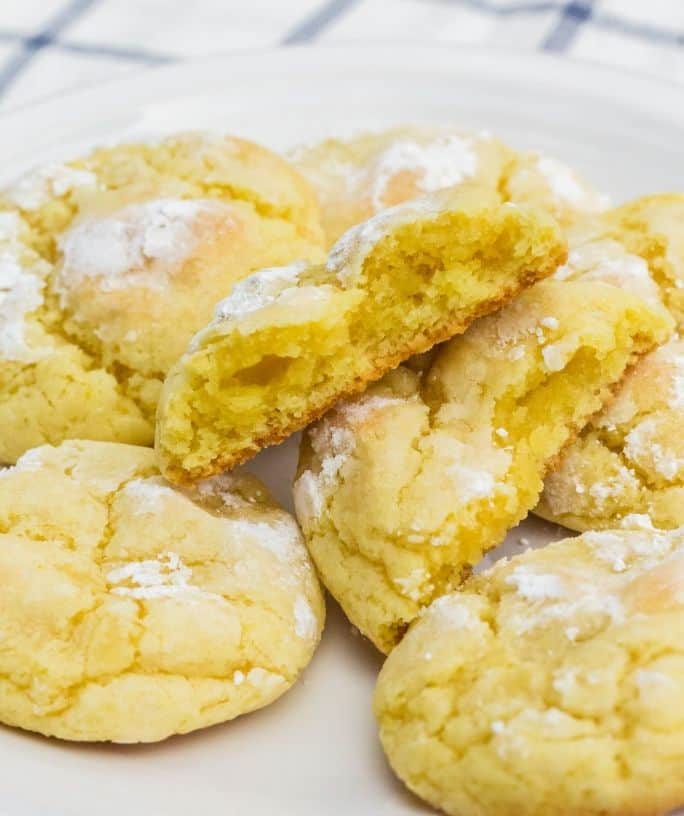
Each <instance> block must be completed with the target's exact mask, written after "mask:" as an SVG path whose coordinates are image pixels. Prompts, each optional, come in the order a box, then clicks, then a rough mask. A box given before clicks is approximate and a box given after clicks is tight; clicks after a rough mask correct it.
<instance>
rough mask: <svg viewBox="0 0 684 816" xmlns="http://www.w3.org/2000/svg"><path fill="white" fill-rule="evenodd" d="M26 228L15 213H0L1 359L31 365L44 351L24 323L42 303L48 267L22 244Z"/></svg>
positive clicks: (42, 355)
mask: <svg viewBox="0 0 684 816" xmlns="http://www.w3.org/2000/svg"><path fill="white" fill-rule="evenodd" d="M25 228H26V225H25V224H24V222H23V221H22V219H21V218H20V217H19V215H18V214H17V213H15V212H10V211H7V212H0V359H2V358H4V359H5V360H12V361H16V362H22V363H32V362H36V361H37V360H39V359H41V357H44V356H45V354H46V353H47V350H46V349H42V348H34V347H32V346H31V344H30V342H29V340H28V337H27V329H28V326H27V319H28V318H29V316H30V315H31V313H32V312H35V311H36V310H37V309H39V308H40V306H42V304H43V302H44V294H43V292H44V289H45V279H46V276H47V274H48V271H49V267H48V264H47V263H46V262H44V261H42V260H41V259H40V258H39V257H38V256H37V255H36V254H35V252H33V251H32V250H31V249H29V248H28V246H26V245H25V243H24V241H23V240H22V232H23V230H24V229H25Z"/></svg>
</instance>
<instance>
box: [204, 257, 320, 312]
mask: <svg viewBox="0 0 684 816" xmlns="http://www.w3.org/2000/svg"><path fill="white" fill-rule="evenodd" d="M309 266H310V264H309V263H308V262H306V261H296V262H295V263H292V264H288V265H287V266H276V267H270V268H268V269H261V270H260V271H259V272H255V273H254V274H253V275H250V276H249V277H248V278H245V280H242V281H240V282H239V283H237V284H236V285H235V286H234V287H233V290H232V292H231V293H230V295H229V296H228V297H227V298H225V299H224V300H222V301H221V302H220V303H219V304H218V306H217V307H216V312H215V318H216V321H217V322H220V321H224V320H240V319H242V318H244V317H247V315H250V314H253V313H254V312H257V311H259V310H260V309H264V308H266V307H267V306H271V305H272V304H274V303H277V302H278V301H281V300H287V299H288V298H291V297H292V296H293V295H295V294H296V293H300V292H301V291H302V290H303V288H305V287H300V286H299V277H300V275H301V274H302V272H304V270H306V269H308V268H309ZM306 288H307V290H313V289H315V288H316V287H306Z"/></svg>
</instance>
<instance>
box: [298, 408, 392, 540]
mask: <svg viewBox="0 0 684 816" xmlns="http://www.w3.org/2000/svg"><path fill="white" fill-rule="evenodd" d="M405 402H406V400H405V399H403V398H399V397H384V396H379V395H378V396H364V397H361V398H360V399H357V400H354V401H352V402H346V403H344V402H343V403H341V404H339V405H338V406H337V407H336V409H335V411H334V412H332V413H331V414H329V415H328V416H327V417H325V419H323V420H322V421H321V422H319V423H318V425H315V426H314V427H312V428H311V430H310V432H309V433H310V438H311V446H312V448H313V451H314V453H316V454H317V455H318V456H319V457H320V460H321V461H320V465H319V468H318V471H317V472H316V473H314V472H313V471H311V470H305V471H304V472H303V473H302V474H301V475H300V476H299V477H298V479H297V480H296V481H295V483H294V485H293V493H294V502H295V509H296V512H297V518H298V519H299V521H300V522H302V523H303V524H305V523H307V522H309V521H310V520H312V519H316V518H318V517H319V516H320V515H321V513H322V512H323V508H324V505H325V496H326V495H328V493H329V492H330V491H331V490H332V489H333V487H334V485H335V482H336V479H337V474H338V473H339V471H340V470H341V468H342V467H343V465H344V463H345V462H346V461H347V459H348V458H349V457H350V456H351V454H352V453H353V451H354V447H355V445H356V439H355V434H354V430H353V428H354V425H356V424H357V423H359V422H363V421H364V420H365V419H367V418H368V417H369V416H371V415H372V414H373V413H375V412H376V411H379V410H382V409H384V408H386V407H388V406H392V405H400V404H403V403H405Z"/></svg>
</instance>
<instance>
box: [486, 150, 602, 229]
mask: <svg viewBox="0 0 684 816" xmlns="http://www.w3.org/2000/svg"><path fill="white" fill-rule="evenodd" d="M499 190H500V191H501V193H502V195H504V196H505V197H506V198H508V199H509V200H510V201H517V202H519V203H527V204H534V205H535V206H536V207H540V208H541V209H543V210H546V212H549V213H551V215H553V216H554V218H556V219H557V220H558V221H559V222H560V223H561V224H563V225H566V226H567V225H571V224H572V223H573V222H575V221H576V220H577V219H582V218H584V217H586V216H589V215H595V214H597V213H601V212H603V211H604V210H605V209H606V208H607V207H608V205H609V199H608V197H607V196H606V195H604V194H603V193H600V192H598V191H597V190H595V189H594V188H593V187H592V186H591V185H590V184H589V183H588V182H587V181H585V180H584V179H583V178H581V176H579V175H578V174H577V173H575V171H574V170H572V169H571V168H570V167H568V165H566V164H564V163H563V162H561V161H558V159H555V158H553V157H551V156H546V155H544V154H543V153H538V152H536V151H530V152H524V153H518V154H516V155H515V157H514V159H513V161H512V162H511V163H510V164H509V165H508V166H507V167H506V171H505V173H504V177H503V179H501V181H500V182H499Z"/></svg>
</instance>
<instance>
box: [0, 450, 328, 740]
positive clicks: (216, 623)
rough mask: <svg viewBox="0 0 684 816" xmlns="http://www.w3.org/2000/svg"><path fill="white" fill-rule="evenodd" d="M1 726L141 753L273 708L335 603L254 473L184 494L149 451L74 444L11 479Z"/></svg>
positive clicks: (40, 454)
mask: <svg viewBox="0 0 684 816" xmlns="http://www.w3.org/2000/svg"><path fill="white" fill-rule="evenodd" d="M0 528H1V529H2V534H1V535H0V576H2V580H1V581H0V611H1V614H0V721H2V722H4V723H6V724H9V725H16V726H19V727H22V728H27V729H29V730H34V731H39V732H41V733H43V734H48V735H54V736H58V737H62V738H65V739H77V740H113V741H117V742H138V741H153V740H158V739H163V738H165V737H167V736H169V735H171V734H173V733H184V732H187V731H191V730H193V729H196V728H201V727H204V726H206V725H211V724H213V723H217V722H222V721H225V720H228V719H232V718H233V717H236V716H238V715H239V714H242V713H244V712H246V711H250V710H252V709H254V708H258V707H260V706H262V705H265V704H267V703H269V702H270V701H271V700H273V699H275V698H276V697H278V696H279V695H280V694H282V693H283V692H284V691H285V690H286V689H287V688H288V687H289V686H290V685H291V684H292V683H293V682H294V681H295V680H296V678H297V676H298V674H299V672H300V671H301V669H302V668H303V667H304V666H305V665H306V664H307V663H308V661H309V659H310V658H311V656H312V653H313V651H314V649H315V647H316V644H317V642H318V639H319V637H320V632H321V628H322V623H323V617H324V608H323V599H322V596H321V592H320V589H319V586H318V583H317V580H316V577H315V574H314V572H313V569H312V567H311V564H310V562H309V559H308V556H307V553H306V550H305V548H304V546H303V543H302V539H301V535H300V533H299V530H298V528H297V525H296V523H295V522H294V520H293V519H292V518H291V517H290V516H289V515H288V514H287V513H285V512H284V511H283V510H281V509H280V508H278V507H277V506H276V505H275V504H274V503H273V501H272V500H271V499H270V498H269V496H268V494H267V493H266V491H265V490H264V488H263V487H262V486H261V485H260V484H259V483H258V482H257V481H256V480H255V479H254V478H253V477H249V476H246V475H245V476H240V475H231V476H228V475H226V476H220V477H216V478H214V479H212V480H207V481H204V482H200V483H198V484H196V485H195V486H194V487H193V488H192V489H189V490H186V491H179V490H176V489H174V488H172V487H170V486H169V485H168V484H167V483H166V482H165V481H164V480H163V479H162V478H161V477H160V476H159V471H158V470H157V468H156V466H155V464H154V455H153V452H152V451H151V450H149V449H146V448H141V447H134V446H128V445H119V444H114V443H98V442H65V443H64V444H62V445H61V446H59V447H56V448H51V447H47V446H46V447H42V448H36V449H33V450H31V451H29V452H27V453H26V454H25V455H24V456H22V458H21V459H20V460H19V462H18V463H17V465H16V466H15V467H13V468H10V469H7V470H5V471H3V472H1V473H0Z"/></svg>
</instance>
